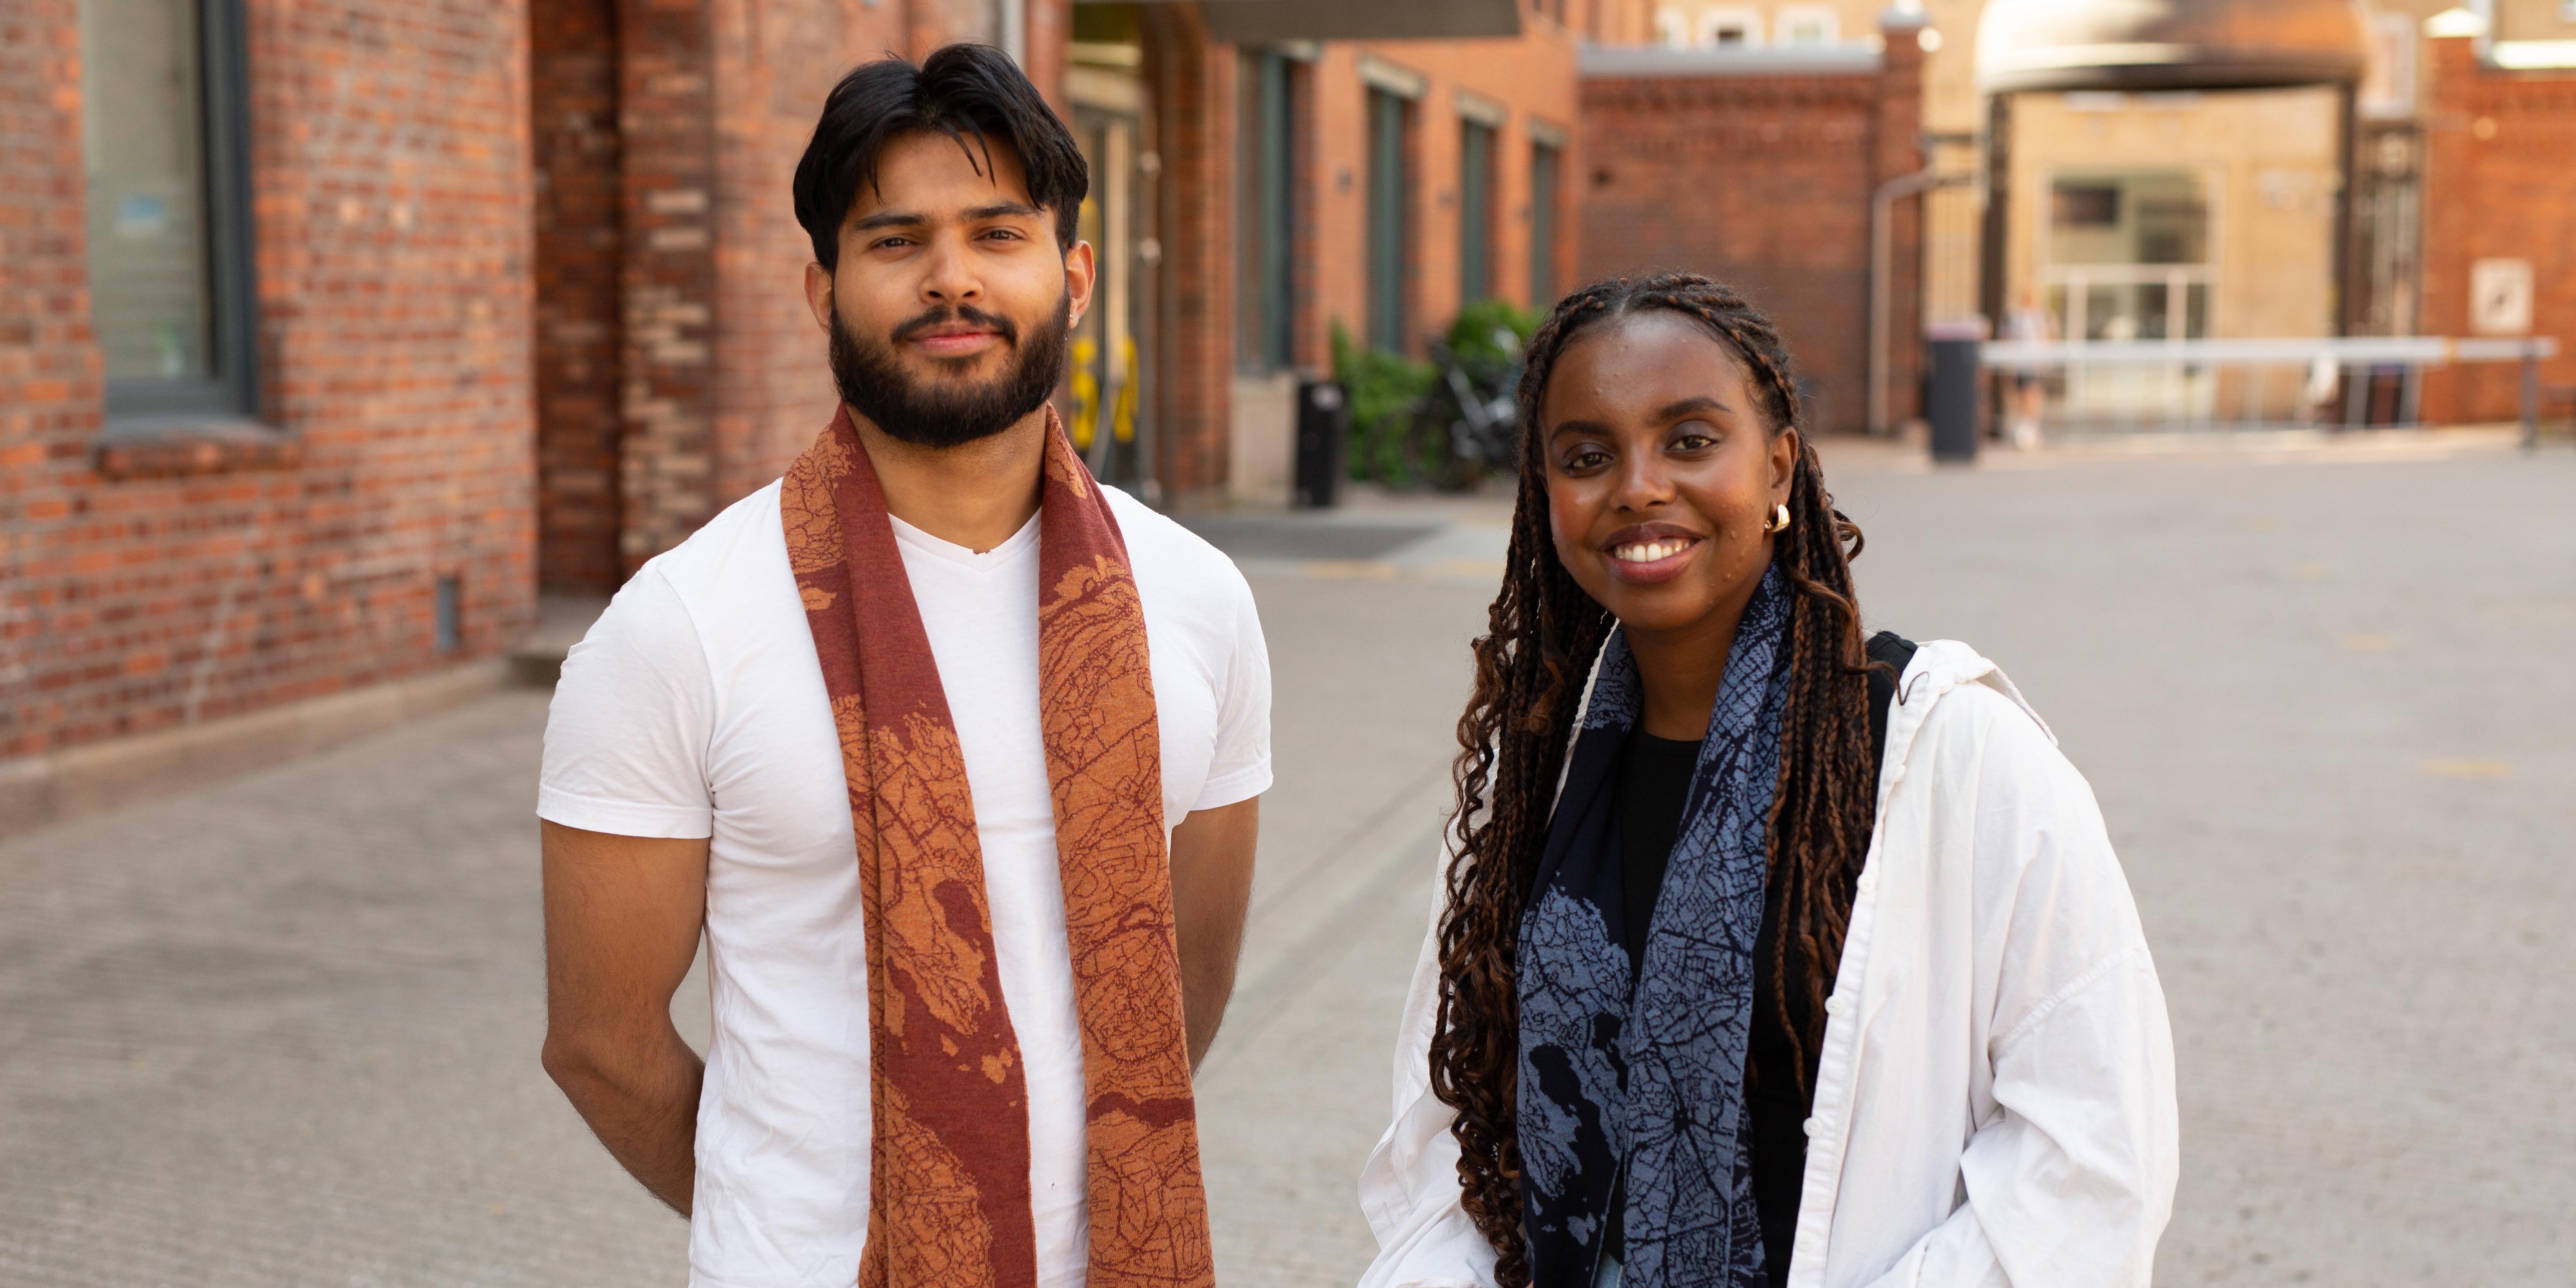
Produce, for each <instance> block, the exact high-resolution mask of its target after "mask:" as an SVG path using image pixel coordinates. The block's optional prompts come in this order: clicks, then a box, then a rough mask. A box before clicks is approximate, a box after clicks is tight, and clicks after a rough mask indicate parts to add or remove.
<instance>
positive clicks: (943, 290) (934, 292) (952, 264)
mask: <svg viewBox="0 0 2576 1288" xmlns="http://www.w3.org/2000/svg"><path fill="white" fill-rule="evenodd" d="M921 294H922V297H923V298H924V299H927V300H933V301H936V302H938V303H942V304H965V303H969V302H972V301H974V300H979V299H982V298H983V295H984V283H983V281H982V279H981V278H979V277H978V276H977V275H976V273H975V265H974V257H973V256H972V255H969V254H967V253H966V248H965V247H964V246H963V245H961V244H959V243H958V242H956V241H955V240H952V239H950V238H946V237H940V238H934V239H933V240H932V241H931V244H930V254H929V257H928V259H927V260H926V261H925V262H924V264H923V265H922V279H921Z"/></svg>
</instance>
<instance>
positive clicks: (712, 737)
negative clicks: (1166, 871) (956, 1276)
mask: <svg viewBox="0 0 2576 1288" xmlns="http://www.w3.org/2000/svg"><path fill="white" fill-rule="evenodd" d="M778 491H779V489H778V485H777V484H775V483H772V484H771V485H770V486H768V487H766V488H763V489H762V490H760V491H759V492H756V493H754V494H752V495H751V496H748V497H745V498H743V499H742V500H741V501H739V502H737V503H735V504H734V505H732V506H731V507H729V508H727V509H726V510H725V512H724V513H722V514H720V515H718V516H716V518H715V520H714V521H713V522H710V523H709V524H707V525H706V526H705V527H704V528H701V529H700V530H699V531H698V532H697V533H696V534H695V535H693V536H691V537H690V538H689V539H688V540H687V541H685V542H683V543H681V544H680V545H679V546H678V547H677V548H676V549H673V550H671V551H669V552H667V553H665V554H663V555H661V556H659V557H657V558H655V559H654V560H653V561H651V562H650V563H647V564H646V565H644V567H643V569H642V570H641V571H639V572H637V573H636V575H635V576H634V578H633V579H632V580H630V581H628V582H627V583H626V586H625V588H624V589H622V590H620V591H619V592H618V593H617V598H616V600H615V601H614V602H613V603H611V604H610V605H609V608H608V611H607V613H606V614H604V615H603V616H601V618H600V619H599V622H598V624H597V625H595V626H593V627H592V628H591V630H590V634H589V635H588V637H587V638H585V639H583V640H582V642H581V643H580V644H578V645H575V646H574V648H573V650H572V652H571V655H570V656H569V657H567V658H566V659H565V661H564V666H563V678H562V679H561V681H560V682H559V683H558V684H557V685H556V687H555V696H554V705H553V709H552V711H551V713H550V715H549V718H548V720H547V723H546V748H545V768H544V772H543V776H542V779H541V783H540V787H539V790H538V797H537V812H538V814H539V815H540V816H542V817H544V818H548V819H551V820H553V821H555V822H557V823H561V824H563V825H565V826H568V827H577V828H582V829H585V830H588V831H594V832H608V833H613V834H617V835H622V836H652V837H701V836H703V837H709V838H710V840H709V844H708V856H707V939H708V949H709V965H710V967H711V974H712V984H713V992H714V1010H715V1015H714V1019H715V1032H714V1044H713V1046H712V1047H711V1048H710V1050H709V1051H708V1053H707V1075H706V1086H705V1090H704V1092H703V1093H702V1095H701V1097H700V1099H699V1103H698V1137H697V1190H696V1201H695V1205H694V1215H693V1216H692V1217H691V1219H690V1223H689V1224H690V1228H689V1264H690V1268H691V1279H690V1282H691V1283H692V1284H693V1285H697V1286H699V1288H772V1286H773V1285H780V1286H783V1285H790V1284H794V1285H805V1284H816V1285H822V1284H829V1285H835V1286H836V1288H837V1286H839V1285H846V1284H849V1283H851V1282H853V1281H854V1280H855V1279H856V1278H857V1275H858V1265H859V1249H860V1246H861V1245H862V1244H863V1243H864V1242H865V1241H866V1238H865V1236H866V1226H867V1208H868V1137H869V1105H868V995H867V980H866V963H867V947H866V941H865V931H864V929H863V927H862V925H861V921H860V911H859V869H858V857H857V849H856V845H855V841H854V839H853V838H852V835H851V831H850V806H849V797H848V794H847V785H846V783H845V782H844V780H843V778H842V774H841V747H840V740H839V738H838V736H837V735H836V734H835V732H834V730H833V726H832V714H831V705H830V702H829V701H828V700H827V699H826V698H825V696H824V693H823V673H822V668H821V664H820V662H819V661H818V660H817V659H816V657H815V653H814V637H813V634H812V633H811V631H810V630H809V628H808V627H807V625H806V620H805V609H804V606H803V605H802V603H800V602H799V600H798V598H797V593H796V583H795V579H794V577H793V576H792V575H791V574H790V573H789V571H788V568H787V545H786V539H785V537H784V535H783V534H782V532H781V529H780V525H779V513H778ZM1104 491H1106V492H1107V494H1108V496H1109V498H1110V501H1111V504H1112V506H1113V508H1114V512H1115V513H1116V515H1117V518H1118V526H1119V528H1120V530H1121V532H1122V533H1123V534H1124V536H1125V538H1126V542H1127V552H1128V557H1129V561H1130V563H1131V564H1132V566H1133V568H1134V572H1135V577H1136V585H1137V590H1138V593H1139V595H1140V596H1141V598H1142V599H1143V601H1144V610H1145V633H1146V642H1147V648H1148V650H1149V653H1150V656H1151V663H1152V668H1153V677H1154V703H1155V715H1156V719H1157V722H1158V725H1159V730H1160V733H1161V737H1162V755H1163V820H1164V823H1165V824H1166V826H1169V825H1172V824H1177V823H1179V822H1180V821H1181V819H1182V818H1184V817H1186V816H1187V815H1188V814H1189V813H1190V812H1191V811H1193V810H1201V809H1213V808H1216V807H1217V806H1221V805H1230V804H1233V803H1235V802H1237V801H1242V800H1247V799H1249V798H1251V797H1253V796H1257V795H1259V794H1260V793H1261V792H1262V791H1264V790H1265V789H1267V788H1268V787H1269V785H1270V662H1269V656H1268V654H1267V653H1266V652H1265V651H1264V649H1263V647H1262V641H1261V623H1260V621H1259V619H1258V618H1257V617H1256V616H1255V615H1254V612H1253V603H1252V592H1251V589H1250V588H1249V587H1248V586H1246V585H1245V584H1244V580H1243V576H1242V574H1241V573H1239V572H1237V571H1236V570H1235V567H1234V565H1233V564H1232V563H1231V562H1230V561H1228V560H1227V559H1226V557H1225V556H1224V555H1222V554H1220V553H1218V552H1217V550H1216V549H1215V548H1214V547H1212V546H1210V545H1208V544H1207V543H1206V542H1205V541H1202V540H1200V539H1199V538H1198V537H1196V536H1194V535H1192V534H1191V533H1190V532H1189V531H1188V530H1187V529H1184V528H1182V527H1181V526H1180V525H1179V524H1176V523H1174V522H1172V521H1171V520H1169V519H1167V518H1164V517H1163V516H1161V515H1159V514H1156V513H1154V512H1153V511H1152V510H1149V509H1147V508H1145V507H1144V506H1143V505H1140V504H1138V503H1137V502H1136V501H1135V500H1134V499H1132V498H1130V497H1128V496H1127V495H1126V494H1125V493H1122V492H1119V491H1118V490H1116V489H1114V488H1110V489H1104ZM894 529H895V539H896V541H897V543H898V544H899V545H900V546H901V548H902V551H903V564H904V571H905V573H906V575H907V576H908V577H909V578H910V580H911V582H912V593H913V599H914V601H915V602H916V603H917V604H919V606H920V609H921V622H922V626H923V627H924V629H925V630H926V631H927V633H928V634H929V636H930V649H931V653H932V655H933V656H934V657H935V658H936V659H937V660H938V664H939V676H940V684H941V687H942V688H943V689H944V690H945V691H946V693H947V697H948V708H949V712H950V714H951V716H952V717H953V718H954V719H955V721H956V724H957V734H958V739H959V741H960V743H961V744H962V745H963V750H964V753H965V759H966V779H967V787H968V790H969V791H970V792H971V793H972V795H973V796H974V800H975V830H976V835H977V837H978V838H979V839H980V841H981V843H982V846H983V851H984V881H985V889H986V892H987V895H988V897H989V899H990V903H991V908H992V916H993V940H994V947H995V950H996V952H997V955H998V958H999V960H998V962H997V963H996V964H997V967H998V969H999V972H1000V975H1001V981H1002V996H1003V1000H1004V1002H1005V1004H1006V1005H1007V1006H1008V1007H1009V1008H1010V1014H1011V1023H1012V1026H1013V1028H1014V1029H1015V1030H1016V1031H1017V1033H1018V1036H1019V1043H1020V1055H1021V1057H1022V1060H1023V1063H1024V1067H1025V1069H1026V1072H1027V1076H1028V1088H1029V1181H1030V1192H1031V1195H1032V1209H1033V1215H1034V1218H1035V1221H1036V1226H1037V1256H1038V1282H1039V1283H1041V1284H1043V1285H1047V1286H1048V1288H1072V1286H1075V1285H1079V1284H1081V1283H1082V1282H1083V1276H1084V1267H1085V1258H1086V1255H1087V1252H1088V1247H1089V1237H1088V1229H1087V1221H1088V1214H1087V1212H1086V1209H1085V1206H1084V1200H1085V1193H1086V1187H1085V1183H1084V1182H1085V1158H1084V1148H1083V1146H1084V1142H1083V1098H1084V1096H1083V1080H1082V1035H1081V1031H1080V1029H1079V1028H1078V1027H1077V1024H1076V1021H1075V1017H1074V1002H1073V977H1072V968H1071V963H1070V957H1069V953H1068V949H1067V948H1066V941H1065V921H1064V893H1063V887H1062V883H1061V878H1060V875H1059V873H1058V871H1057V867H1056V863H1057V859H1056V852H1055V812H1054V804H1053V797H1052V794H1051V789H1050V787H1049V785H1048V782H1047V773H1046V752H1045V746H1044V744H1043V742H1042V741H1041V731H1040V728H1039V720H1038V660H1037V647H1038V633H1037V604H1038V586H1037V581H1038V558H1037V556H1038V525H1037V522H1036V520H1034V519H1032V520H1031V521H1030V522H1029V523H1028V525H1027V526H1025V527H1023V528H1022V529H1020V531H1019V533H1018V534H1017V535H1015V536H1013V537H1012V538H1011V539H1010V540H1009V541H1006V542H1004V543H1002V544H1001V545H1000V546H998V547H996V548H994V549H993V550H991V551H989V552H986V553H984V554H980V555H979V554H976V553H974V552H972V551H970V550H967V549H966V548H964V547H962V546H957V545H953V544H951V543H949V542H946V541H941V540H939V539H937V538H935V537H932V536H930V535H928V534H926V533H924V532H922V531H921V530H919V529H917V528H914V527H912V526H911V525H909V524H906V523H904V522H903V521H901V520H896V521H895V524H894Z"/></svg>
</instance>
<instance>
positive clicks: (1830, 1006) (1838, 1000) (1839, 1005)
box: [1825, 993, 1851, 1015]
mask: <svg viewBox="0 0 2576 1288" xmlns="http://www.w3.org/2000/svg"><path fill="white" fill-rule="evenodd" d="M1849 1009H1851V1007H1850V1004H1849V1003H1846V1002H1844V1001H1843V995H1842V994H1840V993H1836V994H1834V995H1833V996H1832V997H1828V998H1826V999H1825V1014H1827V1015H1840V1014H1842V1013H1843V1012H1844V1011H1847V1010H1849Z"/></svg>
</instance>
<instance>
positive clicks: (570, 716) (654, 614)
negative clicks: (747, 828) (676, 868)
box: [537, 566, 715, 838]
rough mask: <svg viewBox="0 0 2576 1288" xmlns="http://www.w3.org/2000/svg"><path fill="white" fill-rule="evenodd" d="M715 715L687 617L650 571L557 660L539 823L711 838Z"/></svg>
mask: <svg viewBox="0 0 2576 1288" xmlns="http://www.w3.org/2000/svg"><path fill="white" fill-rule="evenodd" d="M714 706H715V692H714V684H713V682H712V681H711V680H710V679H709V677H708V673H707V659H706V650H705V648H704V646H703V645H701V644H700V643H699V640H698V631H697V626H696V625H695V623H694V622H692V621H691V620H690V617H689V612H688V607H687V606H686V605H685V604H684V603H682V602H681V599H680V596H679V592H678V591H676V590H674V589H673V588H672V586H671V583H670V581H669V579H667V578H666V577H664V576H663V575H662V573H661V570H659V569H657V568H653V567H650V566H647V567H646V568H645V569H644V570H643V571H641V572H638V573H637V574H635V576H634V577H633V578H631V579H629V580H628V581H627V583H626V585H625V587H624V588H623V589H621V590H619V591H618V592H617V598H615V599H614V600H612V601H610V603H609V605H608V611H607V612H605V613H602V614H601V615H600V618H599V621H598V622H596V623H595V624H593V625H592V626H591V628H590V633H589V634H588V635H585V636H583V637H582V640H581V642H580V643H578V644H575V645H573V647H572V652H571V653H570V654H569V655H567V656H566V657H565V658H564V664H563V676H562V678H561V679H559V680H557V681H556V682H555V696H554V703H553V705H552V706H551V707H549V708H548V709H547V713H546V748H545V760H544V768H543V769H542V770H541V771H539V774H538V779H537V816H538V817H540V818H543V819H546V820H548V821H550V822H555V823H560V824H562V825H564V826H566V827H577V828H580V829H582V830H584V831H588V832H607V833H610V834H612V835H616V836H649V837H673V838H695V837H703V836H707V835H709V834H710V833H711V832H712V831H713V825H714V820H715V808H714V799H713V797H712V795H711V794H710V793H709V791H708V789H707V772H706V759H707V744H708V741H709V732H710V730H712V729H713V727H714V716H715V712H714Z"/></svg>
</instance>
